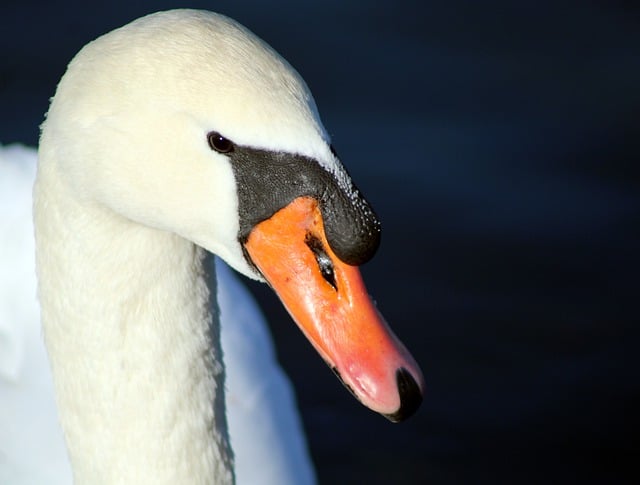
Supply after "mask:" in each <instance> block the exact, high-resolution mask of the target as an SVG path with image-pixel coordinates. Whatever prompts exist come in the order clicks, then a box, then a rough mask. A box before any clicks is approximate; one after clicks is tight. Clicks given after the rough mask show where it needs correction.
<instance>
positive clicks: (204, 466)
mask: <svg viewBox="0 0 640 485" xmlns="http://www.w3.org/2000/svg"><path fill="white" fill-rule="evenodd" d="M50 168H51V167H50V166H47V165H44V166H43V164H42V163H41V167H40V168H39V173H38V177H37V181H36V185H35V188H34V201H35V202H34V217H35V231H36V255H37V271H38V280H39V282H38V285H39V288H38V291H39V298H40V302H41V307H42V320H43V329H44V337H45V343H46V345H47V350H48V353H49V359H50V362H51V366H52V370H53V376H54V383H55V388H56V401H57V404H58V410H59V417H60V421H61V424H62V427H63V430H64V433H65V439H66V443H67V447H68V450H69V455H70V459H71V463H72V468H73V471H74V479H75V482H76V483H80V484H83V483H91V484H98V483H138V484H144V483H154V484H161V483H167V484H168V483H172V484H175V483H233V481H234V479H233V472H232V466H231V465H232V452H231V449H230V446H229V438H228V432H227V425H226V418H225V412H224V395H223V387H224V370H223V366H222V364H221V362H222V355H221V347H220V336H219V326H218V313H217V305H216V304H215V288H212V287H211V282H212V281H215V278H214V275H213V264H208V262H209V261H208V256H206V254H205V252H204V250H202V249H201V248H199V247H197V246H195V245H193V244H192V243H190V242H188V241H186V240H185V239H182V238H181V237H179V236H176V235H174V234H171V233H167V232H163V231H159V230H155V229H152V228H149V227H145V226H143V225H141V224H136V223H134V222H132V221H129V220H127V219H124V218H122V217H120V216H118V215H117V214H115V213H113V212H111V211H110V210H108V209H105V208H103V207H98V206H95V205H92V204H91V203H88V202H85V201H82V200H79V199H78V198H74V197H73V195H71V194H70V193H69V192H71V191H69V190H68V188H66V187H65V186H64V183H63V182H61V180H62V179H61V178H59V177H56V175H55V172H54V171H52V170H50Z"/></svg>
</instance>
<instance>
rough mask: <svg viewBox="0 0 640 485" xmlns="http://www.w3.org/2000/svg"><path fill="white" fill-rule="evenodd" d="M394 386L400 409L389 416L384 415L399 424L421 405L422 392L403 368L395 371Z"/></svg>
mask: <svg viewBox="0 0 640 485" xmlns="http://www.w3.org/2000/svg"><path fill="white" fill-rule="evenodd" d="M396 384H397V386H398V394H399V395H400V408H399V409H398V410H397V411H396V412H395V413H391V414H385V417H386V418H387V419H389V421H393V422H394V423H399V422H400V421H404V420H405V419H407V418H408V417H410V416H411V415H413V413H415V412H416V411H417V410H418V408H419V407H420V404H422V391H421V390H420V386H418V383H417V382H416V380H415V379H414V378H413V376H412V375H411V373H410V372H409V371H408V370H407V369H405V368H404V367H400V368H399V369H398V370H397V371H396Z"/></svg>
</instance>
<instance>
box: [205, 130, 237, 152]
mask: <svg viewBox="0 0 640 485" xmlns="http://www.w3.org/2000/svg"><path fill="white" fill-rule="evenodd" d="M207 141H208V142H209V146H210V147H211V149H212V150H215V151H217V152H220V153H229V152H232V151H233V142H232V141H231V140H229V139H228V138H225V137H224V136H222V135H221V134H220V133H218V132H217V131H211V132H209V133H208V134H207Z"/></svg>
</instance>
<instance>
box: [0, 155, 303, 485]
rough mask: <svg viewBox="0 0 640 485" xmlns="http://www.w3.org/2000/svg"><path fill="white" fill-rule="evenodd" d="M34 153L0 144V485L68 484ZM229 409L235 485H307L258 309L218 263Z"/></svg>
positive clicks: (290, 402) (285, 389) (286, 386)
mask: <svg viewBox="0 0 640 485" xmlns="http://www.w3.org/2000/svg"><path fill="white" fill-rule="evenodd" d="M35 171H36V151H35V150H34V149H32V148H27V147H23V146H19V145H11V146H5V147H2V146H0V208H1V210H0V247H1V248H2V251H1V252H0V267H1V268H2V272H0V483H3V484H4V483H7V484H12V485H29V484H37V483H47V484H50V485H69V484H71V482H72V474H71V466H70V463H69V458H68V456H67V452H66V449H65V445H64V438H63V434H62V430H61V428H60V425H59V424H58V418H57V413H56V409H55V402H54V396H53V383H52V381H51V371H50V370H49V363H48V360H47V356H46V352H45V348H44V342H43V341H42V332H41V326H40V312H39V308H38V305H37V301H36V276H35V261H34V259H33V253H34V241H33V224H32V210H31V206H32V200H31V199H32V197H31V192H32V185H33V180H34V178H35ZM216 272H217V287H218V294H217V297H218V298H217V299H218V306H219V307H220V329H221V332H220V338H221V342H222V349H223V353H224V359H225V365H226V372H227V376H228V379H227V384H226V389H225V390H226V395H225V398H226V409H227V419H228V422H229V435H230V441H231V445H232V447H233V450H234V464H235V474H236V478H237V481H238V483H253V484H273V485H277V484H291V485H294V484H311V483H314V482H315V478H314V470H313V466H312V463H311V460H310V457H309V455H308V452H307V447H306V443H305V438H304V433H303V431H302V426H301V423H300V418H299V416H298V414H297V410H296V407H295V397H294V395H293V390H292V389H291V385H290V383H289V381H288V379H287V377H286V376H285V375H284V372H283V371H282V369H281V368H280V367H279V366H278V365H277V362H276V359H275V353H274V350H273V344H272V342H271V338H270V336H269V333H268V329H267V326H266V322H264V319H263V318H262V315H261V314H260V311H259V309H258V308H257V306H256V304H255V302H254V301H253V299H252V298H251V296H250V295H249V293H248V292H247V290H246V289H245V288H244V287H243V285H242V284H241V283H240V282H239V281H238V279H237V278H236V277H235V276H234V275H233V273H232V272H231V271H230V270H229V268H228V267H227V266H226V265H225V264H224V263H222V262H221V261H219V260H218V261H216Z"/></svg>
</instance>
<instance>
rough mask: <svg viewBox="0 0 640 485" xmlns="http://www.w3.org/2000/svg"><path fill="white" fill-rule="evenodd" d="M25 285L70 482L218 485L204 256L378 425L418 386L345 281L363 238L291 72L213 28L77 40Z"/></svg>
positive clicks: (217, 380)
mask: <svg viewBox="0 0 640 485" xmlns="http://www.w3.org/2000/svg"><path fill="white" fill-rule="evenodd" d="M33 197H34V202H33V204H34V205H33V213H34V229H35V249H36V251H35V252H36V271H37V278H38V298H39V301H40V308H41V319H42V327H43V334H44V341H45V345H46V348H47V352H48V357H49V362H50V365H51V370H52V375H53V383H54V388H55V398H56V404H57V408H58V416H59V419H60V423H61V426H62V430H63V433H64V437H65V442H66V447H67V450H68V453H69V458H70V462H71V466H72V470H73V477H74V480H75V481H76V482H77V483H154V484H158V483H211V482H213V483H221V484H226V483H234V480H235V478H234V470H233V451H232V448H231V443H230V439H229V432H228V423H227V414H226V411H225V399H224V386H225V380H226V375H225V374H226V370H225V366H224V360H223V355H222V349H221V345H220V337H219V331H220V329H219V318H218V316H219V312H218V305H217V304H218V302H217V301H216V289H215V274H214V271H215V270H214V267H213V266H212V265H210V264H209V261H210V255H211V254H215V255H217V256H219V257H220V258H222V259H223V260H224V261H225V262H226V263H227V264H229V265H230V266H231V267H232V268H234V269H235V270H237V271H238V272H240V273H242V274H244V275H246V276H248V277H250V278H254V279H256V280H261V281H266V282H267V283H268V284H269V285H270V286H271V287H272V288H273V289H274V291H275V292H276V293H277V294H278V296H279V298H280V299H281V300H282V302H283V304H284V305H285V307H286V308H287V310H288V311H289V313H290V314H291V316H292V317H293V319H294V321H295V322H296V323H297V324H298V326H299V327H300V329H301V330H302V332H303V333H304V334H305V336H306V337H307V338H308V339H309V340H310V342H311V343H312V345H313V346H314V347H315V349H316V350H317V351H318V353H319V354H320V356H321V357H322V358H323V359H324V360H325V361H326V362H327V364H328V365H329V366H330V367H331V369H332V370H333V371H334V372H335V373H336V375H337V376H338V377H339V379H340V380H341V381H342V382H343V384H344V385H345V386H346V387H347V388H348V389H349V390H350V391H351V392H352V394H353V395H354V396H355V397H356V398H357V399H358V400H359V401H360V402H362V403H363V404H364V405H365V406H367V407H369V408H371V409H372V410H374V411H377V412H379V413H381V414H383V415H385V416H386V417H388V418H389V419H390V420H392V421H401V420H403V419H405V418H407V417H408V416H410V415H411V414H412V413H413V412H414V411H415V410H416V409H417V407H418V406H419V404H420V402H421V400H422V394H423V390H424V379H423V377H422V373H421V371H420V369H419V367H418V365H417V364H416V362H415V361H414V360H413V358H412V357H411V355H410V354H409V352H408V351H407V349H406V348H405V347H404V346H403V345H402V343H401V342H400V341H399V340H398V339H397V338H396V337H395V335H394V334H393V333H392V332H391V330H390V329H389V327H388V325H387V324H386V322H385V321H384V319H383V317H382V316H381V315H380V314H379V312H378V311H377V309H376V307H375V305H374V304H373V302H372V301H371V299H370V298H369V296H368V294H367V292H366V289H365V287H364V284H363V282H362V280H361V277H360V273H359V271H358V269H357V266H358V265H360V264H362V263H364V262H366V261H367V260H368V259H370V258H371V257H372V256H373V254H374V252H375V250H376V249H377V246H378V243H379V236H380V225H379V222H378V220H377V217H376V215H375V213H374V212H373V210H372V209H371V207H370V206H369V204H368V203H367V202H366V200H365V199H364V197H363V196H362V195H361V194H360V192H359V191H358V189H357V188H356V187H355V185H354V184H353V182H352V181H351V179H350V177H349V176H348V174H347V172H346V171H345V169H344V168H343V166H342V165H341V163H340V161H339V159H338V157H337V155H336V152H335V150H333V148H332V147H331V144H330V139H329V136H328V135H327V132H326V130H325V129H324V127H323V126H322V123H321V121H320V117H319V115H318V111H317V108H316V106H315V103H314V101H313V98H312V96H311V94H310V92H309V90H308V88H307V86H306V85H305V83H304V81H303V80H302V79H301V78H300V76H299V75H298V74H297V72H296V71H295V70H294V69H293V68H292V67H291V66H290V65H289V64H288V63H287V62H286V61H285V60H284V59H282V58H281V57H280V56H279V55H278V54H277V53H275V52H274V51H273V50H272V49H271V48H270V47H269V46H267V45H266V44H265V43H264V42H263V41H262V40H260V39H258V38H257V37H256V36H255V35H253V34H252V33H251V32H249V31H248V30H247V29H245V28H244V27H242V26H240V25H239V24H238V23H236V22H235V21H233V20H231V19H228V18H227V17H224V16H221V15H218V14H214V13H211V12H204V11H194V10H175V11H169V12H161V13H156V14H152V15H149V16H146V17H143V18H141V19H138V20H136V21H134V22H132V23H130V24H128V25H126V26H124V27H122V28H120V29H116V30H114V31H112V32H110V33H108V34H105V35H104V36H102V37H100V38H98V39H96V40H95V41H93V42H91V43H89V44H87V45H86V46H85V47H84V48H83V49H82V50H81V51H80V52H79V53H78V54H77V55H76V57H75V58H74V59H73V60H72V61H71V63H70V64H69V66H68V68H67V71H66V73H65V74H64V76H63V77H62V79H61V81H60V83H59V84H58V87H57V89H56V93H55V95H54V97H53V98H52V101H51V105H50V107H49V111H48V113H47V117H46V119H45V122H44V123H43V125H42V132H41V138H40V147H39V155H38V168H37V174H36V181H35V184H34V192H33Z"/></svg>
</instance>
